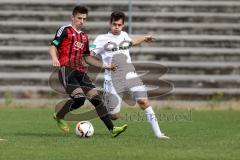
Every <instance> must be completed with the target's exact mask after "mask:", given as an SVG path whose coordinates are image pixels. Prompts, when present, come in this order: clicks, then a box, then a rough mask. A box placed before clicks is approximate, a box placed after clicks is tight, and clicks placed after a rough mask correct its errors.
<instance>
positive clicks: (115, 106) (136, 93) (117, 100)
mask: <svg viewBox="0 0 240 160" xmlns="http://www.w3.org/2000/svg"><path fill="white" fill-rule="evenodd" d="M104 92H105V94H104V99H105V104H106V107H107V110H108V112H109V113H110V114H116V113H118V112H120V109H121V103H122V99H123V97H127V99H128V100H130V101H128V102H127V104H129V103H130V104H129V105H131V104H132V105H134V104H136V101H137V100H138V99H141V98H147V91H146V88H145V86H144V85H141V86H134V87H132V88H125V92H121V93H117V91H116V90H115V88H114V86H113V84H112V81H111V80H105V81H104Z"/></svg>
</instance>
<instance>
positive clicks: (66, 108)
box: [56, 99, 73, 119]
mask: <svg viewBox="0 0 240 160" xmlns="http://www.w3.org/2000/svg"><path fill="white" fill-rule="evenodd" d="M72 104H73V100H71V99H70V100H68V101H67V102H66V103H65V104H64V105H63V107H61V109H60V110H59V111H58V112H57V115H56V116H57V118H59V119H64V117H65V115H66V114H67V113H68V112H70V109H71V105H72Z"/></svg>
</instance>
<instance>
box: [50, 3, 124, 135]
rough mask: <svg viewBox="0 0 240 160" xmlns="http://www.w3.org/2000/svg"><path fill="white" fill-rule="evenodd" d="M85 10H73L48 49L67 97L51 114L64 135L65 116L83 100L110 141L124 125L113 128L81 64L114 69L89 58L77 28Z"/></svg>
mask: <svg viewBox="0 0 240 160" xmlns="http://www.w3.org/2000/svg"><path fill="white" fill-rule="evenodd" d="M87 14H88V10H87V8H86V7H84V6H76V7H75V8H74V9H73V12H72V24H70V25H68V26H63V27H60V28H59V29H58V30H57V32H56V35H55V38H54V39H53V41H52V43H51V46H50V48H49V53H50V55H51V58H52V65H53V66H54V67H60V69H59V80H60V82H61V83H62V85H63V87H64V88H65V90H66V92H67V93H68V94H69V96H70V97H71V99H69V100H68V101H67V102H66V103H65V104H64V105H63V107H62V108H61V109H60V110H59V111H58V112H57V113H55V114H54V119H55V120H56V121H57V124H58V126H59V127H60V128H61V129H62V130H63V131H64V132H68V131H69V127H68V124H67V123H66V121H65V120H64V117H65V115H66V114H67V113H68V112H70V111H72V110H75V109H77V108H79V107H81V106H82V105H83V104H84V102H85V99H86V98H87V99H88V100H89V101H90V102H91V103H92V104H93V105H94V106H95V109H96V111H97V113H98V116H99V117H100V118H101V120H102V121H103V122H104V124H105V125H106V127H107V128H108V130H109V131H110V132H111V134H112V136H113V137H116V136H117V135H119V134H120V133H122V132H123V131H125V130H126V128H127V125H123V126H121V127H114V125H113V123H112V121H111V119H110V116H109V114H108V113H107V109H106V107H105V106H104V103H103V100H102V98H101V97H100V96H99V94H98V91H97V89H96V87H95V85H94V84H93V83H92V81H91V79H90V78H89V77H88V75H87V73H86V68H85V66H84V63H85V62H86V63H87V64H90V65H94V66H96V67H99V68H102V67H103V68H105V69H114V68H115V67H116V66H114V65H111V64H104V65H103V63H102V62H101V61H99V60H96V59H95V58H94V57H92V56H90V51H89V42H88V36H87V34H86V33H84V32H83V31H82V30H81V28H82V26H83V25H84V23H85V22H86V18H87Z"/></svg>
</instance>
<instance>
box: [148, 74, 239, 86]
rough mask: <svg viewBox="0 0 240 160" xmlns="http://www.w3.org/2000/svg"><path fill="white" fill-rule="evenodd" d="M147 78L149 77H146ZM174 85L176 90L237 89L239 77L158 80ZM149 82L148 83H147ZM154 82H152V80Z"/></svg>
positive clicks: (192, 77)
mask: <svg viewBox="0 0 240 160" xmlns="http://www.w3.org/2000/svg"><path fill="white" fill-rule="evenodd" d="M148 78H149V77H148ZM159 79H160V80H165V81H168V82H171V83H173V84H174V87H176V88H190V87H191V88H229V89H230V88H239V89H240V76H239V75H196V74H194V75H179V74H175V75H171V74H165V75H163V76H162V77H160V78H159ZM148 82H149V81H148ZM153 82H154V80H153Z"/></svg>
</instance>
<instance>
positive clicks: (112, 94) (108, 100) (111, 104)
mask: <svg viewBox="0 0 240 160" xmlns="http://www.w3.org/2000/svg"><path fill="white" fill-rule="evenodd" d="M104 101H105V104H106V107H107V110H108V112H109V113H110V114H116V113H118V112H120V109H121V102H122V94H118V93H117V92H116V90H115V89H114V86H113V84H112V82H111V81H106V80H105V82H104Z"/></svg>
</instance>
